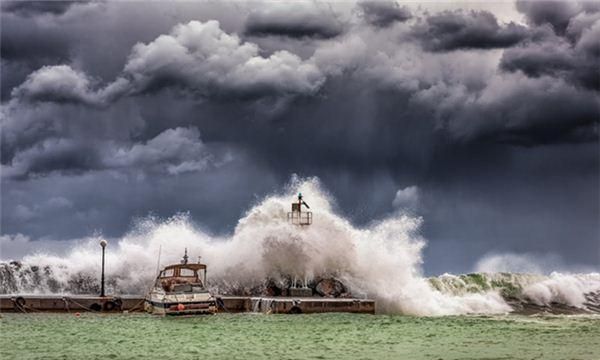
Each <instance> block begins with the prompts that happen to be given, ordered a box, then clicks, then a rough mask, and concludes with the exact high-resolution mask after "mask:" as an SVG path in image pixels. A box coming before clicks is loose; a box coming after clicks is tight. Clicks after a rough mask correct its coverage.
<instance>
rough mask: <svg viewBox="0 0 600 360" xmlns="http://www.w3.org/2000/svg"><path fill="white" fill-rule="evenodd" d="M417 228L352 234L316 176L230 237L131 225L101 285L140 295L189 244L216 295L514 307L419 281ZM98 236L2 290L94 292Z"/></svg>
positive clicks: (433, 309) (539, 290)
mask: <svg viewBox="0 0 600 360" xmlns="http://www.w3.org/2000/svg"><path fill="white" fill-rule="evenodd" d="M297 192H302V193H303V194H305V195H306V199H307V201H309V203H310V205H311V210H312V211H313V224H312V225H311V226H305V227H298V226H294V225H291V224H289V223H288V222H287V212H288V211H289V208H290V203H291V201H292V200H293V198H294V194H296V193H297ZM420 225H421V219H420V218H416V217H411V216H409V215H407V214H401V213H397V214H394V215H393V216H391V217H389V218H387V219H385V220H383V221H380V222H378V223H375V224H372V225H370V226H368V227H365V228H356V227H354V226H352V225H351V224H350V223H349V222H348V221H347V220H345V219H343V218H341V217H340V216H338V215H336V214H335V213H334V212H333V211H332V204H331V201H330V198H329V196H328V195H327V194H326V193H325V192H324V191H323V190H322V189H321V187H320V186H319V183H318V181H317V180H316V179H309V180H304V181H293V182H292V184H291V185H290V186H289V187H288V189H287V191H286V192H285V194H280V195H273V196H270V197H267V198H266V199H265V200H263V201H262V202H261V203H259V204H257V205H256V206H254V207H253V208H252V209H250V210H249V211H248V212H247V214H246V215H245V216H244V217H243V218H242V219H240V220H239V222H238V224H237V226H236V228H235V230H234V233H233V235H231V236H229V237H215V236H211V235H210V234H209V233H207V232H205V231H202V230H201V229H199V228H198V227H196V226H194V225H193V224H192V222H191V221H190V220H189V218H188V216H185V215H179V216H175V217H173V218H170V219H168V220H164V221H158V220H156V219H152V218H148V219H145V220H143V221H141V222H139V223H138V224H137V226H136V228H135V230H133V231H131V232H130V233H129V234H127V235H125V236H124V237H123V238H121V239H118V240H117V241H114V240H110V244H109V246H108V247H107V261H106V269H107V279H108V280H107V281H108V285H109V290H110V291H112V292H114V293H119V294H126V293H129V294H142V293H144V292H146V291H147V290H148V287H149V286H150V284H151V283H152V281H153V278H154V276H155V274H156V270H157V258H158V254H159V253H160V254H161V257H160V260H161V261H160V263H161V264H162V265H166V264H170V263H176V262H178V261H179V260H180V258H181V255H182V253H183V249H184V248H187V249H188V252H189V254H190V255H191V256H199V255H201V256H202V262H204V263H206V264H208V270H209V279H210V281H209V285H210V287H211V288H212V290H213V291H215V292H217V293H221V294H224V293H248V294H253V293H256V292H260V291H261V290H262V289H264V287H265V283H266V282H267V281H268V282H269V283H275V284H280V285H281V286H282V287H284V286H289V284H290V282H299V283H301V284H308V283H310V282H311V281H313V280H314V279H317V278H335V279H338V280H340V281H341V282H342V283H343V284H345V285H346V286H347V287H349V289H350V291H351V292H352V294H353V295H354V296H361V297H362V296H368V297H372V298H375V299H376V300H377V309H378V311H380V312H388V313H405V314H414V315H448V314H468V313H505V312H509V311H511V310H512V309H513V308H514V306H511V305H510V304H509V302H507V301H506V298H507V297H506V294H504V293H503V292H502V291H501V289H498V287H497V286H496V287H495V286H488V287H485V286H483V285H482V284H483V282H481V281H480V282H479V285H480V287H479V288H478V289H477V291H472V289H471V290H469V286H468V285H465V286H463V285H460V286H459V285H457V284H459V283H460V282H461V281H463V282H464V280H461V278H460V277H452V276H451V275H445V276H442V277H439V278H436V279H426V278H424V277H423V276H422V274H421V262H422V259H421V250H422V248H423V246H424V245H425V241H424V240H423V239H422V238H421V237H420V236H419V229H420ZM99 240H100V238H99V237H94V238H90V239H88V240H87V241H84V242H82V243H81V244H79V245H77V246H76V247H75V248H73V249H72V251H71V252H70V253H68V254H67V255H66V256H54V255H49V254H41V253H38V254H34V255H29V256H26V257H25V258H23V260H22V262H19V263H4V264H0V276H1V277H0V291H1V292H3V293H20V294H24V293H82V292H83V293H86V292H87V293H94V292H96V291H98V279H97V278H98V275H97V274H98V268H99V256H98V253H99V246H98V241H99ZM557 276H558V275H557ZM587 276H588V277H589V278H586V280H585V284H583V285H582V286H581V287H580V288H575V289H571V290H572V291H574V292H575V293H576V294H575V295H574V294H573V293H570V292H569V294H570V295H567V294H564V296H562V297H561V298H560V300H562V301H565V302H566V303H567V304H568V305H572V306H584V305H583V304H584V302H585V301H584V300H582V299H585V294H589V293H590V292H592V293H593V291H598V290H600V275H599V274H590V275H587ZM457 279H458V280H457ZM573 279H575V283H577V282H578V281H579V278H578V277H573ZM514 280H515V279H512V280H510V281H509V282H514ZM563 280H564V279H563ZM563 280H560V279H554V278H548V279H546V278H539V279H537V278H536V279H534V278H531V279H528V280H526V281H527V282H530V283H528V284H522V285H523V286H521V285H519V286H520V289H519V291H520V293H522V294H529V295H530V296H532V297H533V298H535V299H540V301H541V302H544V301H554V299H555V298H557V295H556V292H553V290H551V289H558V288H560V289H562V288H564V287H565V286H566V287H567V288H568V287H570V286H571V287H572V286H573V285H572V284H571V283H572V281H573V280H564V281H563ZM486 281H487V280H486ZM519 281H521V280H519ZM547 281H555V282H557V281H558V282H560V281H563V282H564V283H563V284H554V283H552V284H550V283H546V282H547ZM566 283H568V284H567V285H565V284H566ZM558 293H560V290H558ZM503 295H504V296H503Z"/></svg>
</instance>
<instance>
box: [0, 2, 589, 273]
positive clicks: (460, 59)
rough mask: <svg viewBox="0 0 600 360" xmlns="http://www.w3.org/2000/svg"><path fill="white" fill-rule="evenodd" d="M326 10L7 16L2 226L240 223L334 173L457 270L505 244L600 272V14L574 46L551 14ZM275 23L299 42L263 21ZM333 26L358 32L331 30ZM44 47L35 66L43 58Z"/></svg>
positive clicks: (582, 14)
mask: <svg viewBox="0 0 600 360" xmlns="http://www.w3.org/2000/svg"><path fill="white" fill-rule="evenodd" d="M386 4H391V3H386ZM309 5H310V6H309ZM326 5H329V6H323V4H321V5H319V7H318V8H317V9H318V11H316V10H310V11H308V10H303V11H297V14H295V13H294V12H287V13H285V14H283V13H281V11H280V10H278V8H277V9H275V10H272V11H271V12H269V11H270V10H271V9H274V5H272V4H270V3H265V4H261V7H260V8H258V9H251V8H250V7H245V5H243V4H241V3H236V4H235V5H232V4H221V3H212V2H211V3H209V2H200V3H190V2H184V3H178V2H176V3H170V4H169V6H165V5H164V4H161V3H147V4H144V5H143V6H141V5H139V4H137V5H136V3H135V2H133V3H131V2H126V3H115V2H108V3H105V4H103V5H102V6H98V7H91V6H87V7H85V9H84V7H80V6H77V7H72V8H71V10H70V11H67V12H66V13H65V14H63V15H61V16H54V15H52V16H48V14H46V15H43V14H42V15H32V16H27V17H21V16H15V15H14V14H3V15H2V16H3V18H2V19H3V22H2V36H3V46H4V42H5V41H4V37H5V36H6V37H8V38H9V39H8V42H9V44H10V42H11V41H12V43H13V45H14V46H13V45H11V46H12V49H13V50H11V51H13V54H15V55H10V59H8V58H5V57H4V54H3V60H2V74H3V81H2V83H3V84H2V86H3V91H4V94H3V96H5V97H3V99H4V102H3V104H2V109H1V121H2V130H3V131H2V134H1V136H2V141H1V142H0V145H1V147H2V148H1V152H0V154H1V159H2V175H3V179H2V181H3V184H2V199H3V200H2V203H1V205H2V214H3V215H2V231H3V233H6V234H18V233H22V234H24V235H26V236H30V237H31V238H32V239H36V238H40V237H47V238H53V239H69V238H75V237H81V236H86V235H89V234H90V233H92V232H94V231H96V230H98V229H100V230H102V231H103V232H105V233H106V234H108V235H110V236H119V235H121V234H122V233H123V232H124V231H126V229H127V228H128V227H129V226H131V224H132V219H133V218H135V217H139V216H145V215H147V214H148V213H155V214H157V215H159V216H163V217H168V216H171V215H173V214H175V213H177V212H178V211H190V212H191V214H192V217H193V218H194V219H195V220H196V221H198V222H199V223H200V224H202V225H206V226H208V227H209V228H210V230H211V231H215V232H224V231H230V230H231V229H232V228H233V226H235V223H236V220H237V219H238V217H239V215H240V214H243V212H244V211H245V210H247V209H248V208H249V207H250V206H251V205H252V203H254V202H256V201H258V200H259V199H260V198H262V196H265V195H266V194H269V193H270V192H273V191H278V190H280V189H281V188H283V187H284V186H285V184H286V183H287V182H288V181H289V179H290V175H291V174H292V173H297V174H299V175H300V176H313V175H316V176H318V177H319V178H320V179H321V181H322V182H323V184H324V187H325V188H326V190H328V191H330V192H331V194H332V195H333V197H334V198H335V199H336V202H337V205H336V211H338V212H340V213H342V214H343V215H344V216H347V217H348V218H349V219H350V220H351V221H352V222H354V223H356V224H359V225H364V224H368V223H369V222H370V221H373V220H376V219H381V218H383V217H385V216H388V215H389V214H390V213H392V212H394V211H397V209H398V207H405V208H411V209H416V210H415V211H417V212H418V213H419V214H422V215H423V216H424V218H425V224H426V225H425V228H424V233H425V235H426V236H427V238H428V239H429V240H430V241H431V245H430V247H431V249H432V250H431V252H429V253H428V254H430V255H431V256H433V257H434V258H433V259H426V260H427V261H426V264H427V263H430V264H443V266H441V265H440V266H441V267H439V268H438V267H436V268H435V269H436V271H445V270H449V271H451V270H458V271H465V270H468V268H469V266H468V265H465V266H466V267H467V268H466V269H465V266H463V267H461V265H457V264H459V262H460V261H464V263H465V264H469V263H474V262H475V261H476V260H477V258H478V257H479V256H480V255H482V254H484V253H488V252H489V251H490V248H493V249H494V250H511V251H518V250H521V249H522V250H526V251H540V250H545V247H546V246H547V247H548V248H549V249H550V250H549V251H556V252H560V253H564V254H565V258H566V259H574V260H577V261H583V262H588V263H589V262H592V261H597V259H596V257H594V256H593V251H591V249H593V248H594V246H596V245H597V244H596V241H597V238H598V221H597V218H598V214H599V211H600V210H599V209H598V204H597V201H596V200H597V196H598V190H597V183H598V173H599V172H600V169H599V168H598V153H597V144H598V136H599V135H598V118H599V117H598V114H599V112H600V109H599V107H598V106H599V105H598V104H599V103H598V92H597V91H596V90H594V89H597V85H594V84H597V83H595V82H594V81H595V80H594V79H598V77H597V76H594V74H596V72H597V62H598V54H599V49H598V42H597V41H596V39H597V38H598V27H599V26H600V25H598V24H600V22H599V18H598V17H597V16H596V13H595V12H594V11H593V10H590V9H589V8H584V6H583V5H578V6H579V9H580V10H579V12H577V13H576V14H573V15H570V16H571V17H570V18H569V19H570V20H569V21H568V25H567V26H566V28H565V30H564V32H563V33H559V34H556V33H555V30H554V28H553V27H552V26H553V25H550V23H549V22H548V21H539V22H533V21H531V20H528V24H529V25H528V26H520V25H515V24H514V23H510V22H508V24H505V23H500V22H499V21H498V20H497V19H496V17H495V15H493V12H485V11H470V10H467V9H465V10H463V11H454V10H453V11H438V12H432V11H430V10H426V11H422V10H419V9H417V8H416V7H411V11H412V12H413V15H414V17H413V18H410V19H406V20H404V21H401V20H400V18H399V13H398V12H397V11H396V10H397V8H396V7H395V6H391V7H390V8H389V10H382V8H384V7H385V6H387V5H383V4H379V3H377V4H376V5H365V4H364V3H361V5H358V6H359V7H360V9H362V10H358V11H361V12H360V14H359V13H358V11H357V9H356V7H355V5H354V4H351V5H348V4H344V3H339V4H338V3H332V4H326ZM281 6H283V7H286V6H292V7H294V6H296V5H288V4H284V5H281ZM298 6H302V7H307V8H311V9H312V8H313V7H315V5H314V4H313V3H310V4H309V3H306V4H302V5H298ZM369 6H371V7H369ZM373 6H377V9H378V10H377V11H375V10H373V9H374V8H373ZM423 6H426V5H423ZM330 8H331V9H333V10H331V9H330ZM367 8H368V10H365V9H367ZM76 9H77V11H83V10H85V11H86V12H85V14H83V13H82V14H83V15H77V16H74V15H73V13H75V12H76ZM142 9H143V10H144V11H141V10H142ZM323 9H326V10H323ZM400 9H403V8H400ZM369 11H371V15H374V14H378V16H379V15H380V16H381V18H379V20H376V22H377V23H378V24H381V25H376V24H375V23H373V22H371V21H370V20H368V19H367V17H365V16H366V13H363V12H369ZM386 11H387V12H386ZM268 13H269V14H275V13H277V14H282V15H281V18H280V19H283V20H281V21H283V22H280V24H284V25H286V26H288V28H286V29H287V30H285V31H288V30H289V29H290V28H294V29H296V30H294V31H296V33H293V32H292V33H290V32H289V31H288V32H287V33H285V31H284V30H281V28H279V29H277V28H275V31H273V32H268V33H261V35H260V36H259V33H252V32H249V31H248V26H250V24H251V22H252V21H255V20H256V16H257V15H256V14H268ZM321 13H322V14H325V15H319V14H321ZM333 13H335V14H336V15H335V16H334V15H332V14H333ZM307 14H310V15H311V16H313V17H314V18H316V19H319V21H318V22H311V21H313V20H309V17H308V15H307ZM253 17H255V18H254V20H252V18H253ZM6 19H9V20H10V21H6ZM213 19H214V20H218V22H217V21H211V20H213ZM265 19H266V20H265ZM386 19H393V20H390V21H393V22H396V26H385V24H386V23H387V22H388V20H386ZM417 19H421V20H417ZM528 19H529V18H528ZM263 20H264V23H265V24H267V23H268V21H271V22H273V23H277V21H276V19H275V17H274V16H266V17H265V18H263ZM267 20H268V21H267ZM374 21H375V20H374ZM515 21H517V20H516V19H515ZM400 22H401V23H400ZM304 23H306V24H308V25H310V26H313V30H310V31H309V30H306V29H307V27H304V28H303V27H302V26H304V25H305V24H304ZM317 23H318V24H319V26H320V27H319V26H316V25H314V24H317ZM323 24H337V25H340V24H341V27H339V28H337V29H338V32H336V33H335V36H333V35H332V36H324V35H323V34H324V33H328V31H329V30H327V31H324V32H323V31H322V29H329V27H328V26H330V25H323ZM390 24H391V23H390ZM337 25H336V26H337ZM27 28H30V29H32V30H31V34H34V33H35V34H37V35H36V36H35V37H32V38H31V40H30V41H27V40H28V39H26V38H25V36H23V37H20V35H19V31H20V29H24V31H25V30H26V29H27ZM308 28H310V27H308ZM334 28H335V26H334ZM33 29H35V31H34V30H33ZM298 29H300V30H298ZM315 29H317V30H315ZM303 31H304V32H305V35H302V36H300V35H298V34H299V33H302V32H303ZM44 32H47V33H48V36H49V39H51V40H52V42H53V44H56V46H57V50H56V53H53V51H54V50H53V47H52V46H49V47H48V49H46V50H44V48H43V36H41V35H42V34H43V33H44ZM236 34H242V35H241V36H238V35H236ZM331 34H333V33H331ZM263 35H266V36H263ZM297 35H298V36H297ZM38 48H39V49H38ZM40 49H41V50H40ZM38 50H39V51H40V53H39V56H37V58H38V59H44V60H37V65H36V66H33V65H32V64H33V63H32V62H31V61H30V60H29V58H30V57H29V56H28V55H26V54H36V51H38ZM42 50H43V51H42ZM3 51H4V50H3ZM17 52H18V53H19V54H20V55H19V54H16V53H17ZM7 54H10V52H9V53H7ZM42 54H47V55H42ZM31 57H32V58H33V57H36V56H34V55H32V56H31ZM13 69H15V70H14V71H13ZM7 73H10V76H12V78H11V80H10V83H11V84H12V85H6V84H5V81H4V74H7ZM5 89H7V90H5ZM6 91H8V93H6ZM573 174H576V175H573ZM411 189H413V190H414V191H413V190H411ZM415 189H416V190H415ZM53 198H56V199H58V198H63V199H64V201H63V200H56V199H55V200H52V199H53ZM51 200H52V201H51ZM61 204H62V205H61ZM499 223H500V224H502V226H498V224H499ZM527 224H531V227H532V228H533V229H535V230H531V231H530V230H529V228H528V226H527ZM531 232H535V234H534V235H532V234H531ZM530 238H535V240H529V239H530ZM565 238H569V239H577V240H576V241H577V244H578V246H577V247H574V246H570V247H566V246H564V241H562V240H564V239H565ZM448 244H454V245H455V247H458V249H459V250H451V249H449V248H451V247H452V246H450V245H448ZM515 249H517V250H515ZM444 253H451V254H453V255H455V256H456V258H454V259H450V260H449V259H444V258H443V254H444ZM430 269H431V268H430Z"/></svg>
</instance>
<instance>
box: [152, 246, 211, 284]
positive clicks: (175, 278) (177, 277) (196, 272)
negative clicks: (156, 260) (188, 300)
mask: <svg viewBox="0 0 600 360" xmlns="http://www.w3.org/2000/svg"><path fill="white" fill-rule="evenodd" d="M205 284H206V265H205V264H200V263H197V264H188V263H187V251H186V256H185V257H184V261H182V263H181V264H177V265H169V266H167V267H165V268H164V269H163V270H162V271H161V272H160V274H159V275H158V278H157V279H156V284H155V286H156V287H162V288H163V290H164V291H165V292H167V293H189V292H202V291H206V290H205Z"/></svg>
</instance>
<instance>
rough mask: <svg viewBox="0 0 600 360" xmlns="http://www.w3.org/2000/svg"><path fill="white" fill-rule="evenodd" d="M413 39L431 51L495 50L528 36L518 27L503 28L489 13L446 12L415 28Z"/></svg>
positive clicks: (429, 18)
mask: <svg viewBox="0 0 600 360" xmlns="http://www.w3.org/2000/svg"><path fill="white" fill-rule="evenodd" d="M412 35H413V36H414V37H415V38H416V39H418V40H419V41H420V42H421V44H422V46H423V47H424V48H425V49H427V50H430V51H451V50H456V49H493V48H505V47H509V46H513V45H515V44H517V43H519V42H520V41H522V40H524V39H525V38H527V36H528V32H527V29H526V28H525V27H523V26H520V25H517V24H515V23H509V24H507V25H503V26H501V25H500V24H498V20H497V19H496V17H495V16H494V14H492V13H490V12H487V11H469V12H465V11H444V12H442V13H439V14H433V15H430V16H426V17H425V19H424V20H423V21H422V22H418V23H417V24H416V25H414V27H413V30H412Z"/></svg>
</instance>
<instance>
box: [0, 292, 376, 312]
mask: <svg viewBox="0 0 600 360" xmlns="http://www.w3.org/2000/svg"><path fill="white" fill-rule="evenodd" d="M217 298H219V299H220V300H219V301H218V305H219V312H231V313H239V312H262V313H275V314H282V313H304V314H311V313H326V312H349V313H367V314H373V313H375V301H374V300H369V299H352V298H324V297H260V296H258V297H253V296H217ZM143 310H144V297H143V296H140V295H123V296H106V297H99V296H90V295H0V312H24V313H29V312H84V311H94V312H124V311H127V312H135V311H143Z"/></svg>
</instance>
